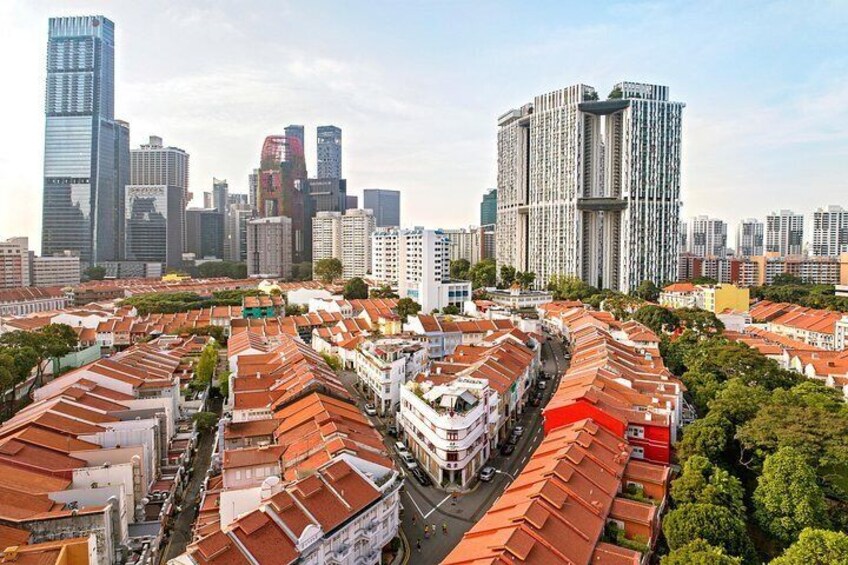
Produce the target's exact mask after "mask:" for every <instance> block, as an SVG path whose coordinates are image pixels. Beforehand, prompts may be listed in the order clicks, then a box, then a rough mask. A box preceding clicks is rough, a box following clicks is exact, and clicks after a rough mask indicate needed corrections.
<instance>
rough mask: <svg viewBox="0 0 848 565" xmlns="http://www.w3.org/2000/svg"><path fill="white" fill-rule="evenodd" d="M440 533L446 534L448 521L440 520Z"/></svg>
mask: <svg viewBox="0 0 848 565" xmlns="http://www.w3.org/2000/svg"><path fill="white" fill-rule="evenodd" d="M442 533H443V534H445V535H448V523H447V522H442Z"/></svg>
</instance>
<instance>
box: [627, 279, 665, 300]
mask: <svg viewBox="0 0 848 565" xmlns="http://www.w3.org/2000/svg"><path fill="white" fill-rule="evenodd" d="M631 294H633V295H634V296H636V297H637V298H641V299H642V300H647V301H648V302H656V301H657V300H659V298H660V288H659V287H658V286H657V285H656V284H654V281H647V280H646V281H642V282H640V283H639V286H637V287H636V290H634V291H633V292H631Z"/></svg>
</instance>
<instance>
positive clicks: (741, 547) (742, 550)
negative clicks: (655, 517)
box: [662, 503, 753, 561]
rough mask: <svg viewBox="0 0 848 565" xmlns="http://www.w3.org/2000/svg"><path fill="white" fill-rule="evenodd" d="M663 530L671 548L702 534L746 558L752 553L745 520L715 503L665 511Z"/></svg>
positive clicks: (730, 553)
mask: <svg viewBox="0 0 848 565" xmlns="http://www.w3.org/2000/svg"><path fill="white" fill-rule="evenodd" d="M662 530H663V534H665V539H666V541H667V542H668V547H669V549H671V550H676V549H680V548H682V547H683V546H685V545H687V544H689V543H690V542H691V541H693V540H696V539H699V538H700V539H702V540H704V541H705V542H707V543H708V544H710V545H712V546H715V547H718V548H721V549H723V550H724V551H725V552H726V553H727V554H728V555H731V556H734V557H742V558H743V559H744V560H746V561H747V560H749V559H750V558H751V556H752V554H753V547H752V545H751V540H750V539H748V534H747V533H746V530H745V521H744V520H743V519H742V518H740V517H738V516H736V515H734V514H733V512H731V511H730V510H729V509H727V508H723V507H721V506H716V505H714V504H697V503H696V504H684V505H683V506H680V507H679V508H676V509H674V510H672V511H671V512H669V513H668V514H667V515H666V517H665V519H663V523H662Z"/></svg>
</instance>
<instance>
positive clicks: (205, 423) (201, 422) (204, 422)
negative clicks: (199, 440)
mask: <svg viewBox="0 0 848 565" xmlns="http://www.w3.org/2000/svg"><path fill="white" fill-rule="evenodd" d="M191 419H192V420H193V421H194V423H195V425H196V426H197V429H198V430H199V431H201V432H205V431H208V430H211V429H212V427H213V426H214V425H215V424H217V423H218V415H217V414H215V413H214V412H198V413H197V414H195V415H194V416H192V417H191Z"/></svg>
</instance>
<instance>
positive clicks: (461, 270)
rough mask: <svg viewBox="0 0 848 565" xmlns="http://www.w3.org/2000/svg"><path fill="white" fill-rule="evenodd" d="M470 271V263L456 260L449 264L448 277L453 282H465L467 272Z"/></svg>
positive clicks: (466, 260) (464, 260) (465, 260)
mask: <svg viewBox="0 0 848 565" xmlns="http://www.w3.org/2000/svg"><path fill="white" fill-rule="evenodd" d="M470 270H471V263H469V262H468V259H456V260H455V261H451V262H450V276H451V278H452V279H454V280H460V281H467V280H470V279H469V278H468V271H470Z"/></svg>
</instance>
